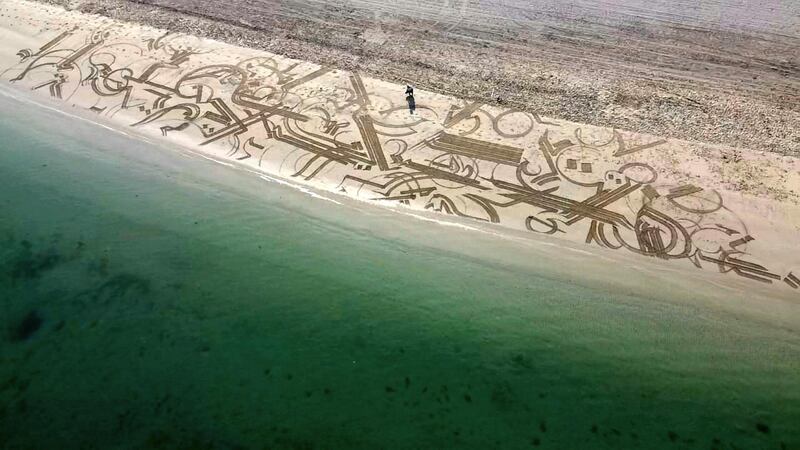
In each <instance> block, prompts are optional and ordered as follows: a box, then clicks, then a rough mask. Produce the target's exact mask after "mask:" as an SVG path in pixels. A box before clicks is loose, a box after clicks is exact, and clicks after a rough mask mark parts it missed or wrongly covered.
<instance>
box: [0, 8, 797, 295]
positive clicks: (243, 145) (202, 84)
mask: <svg viewBox="0 0 800 450" xmlns="http://www.w3.org/2000/svg"><path fill="white" fill-rule="evenodd" d="M125 30H126V29H125V28H123V27H121V26H119V25H115V24H114V23H113V22H112V23H110V24H109V25H107V26H104V27H102V28H100V29H94V30H88V29H81V28H78V27H77V26H75V27H74V28H68V29H65V30H63V31H61V32H59V33H53V36H52V38H50V39H48V40H44V41H43V42H42V45H41V47H39V48H34V49H21V50H20V51H19V53H18V56H19V63H18V64H17V65H15V66H13V67H10V68H8V69H7V70H5V71H4V72H3V73H2V78H3V79H4V80H5V81H8V82H11V83H13V84H15V85H17V86H24V87H26V88H28V89H31V90H33V91H39V92H44V93H46V95H49V96H52V97H53V98H56V99H60V100H62V101H64V102H67V103H68V104H71V105H76V106H77V107H80V108H83V109H86V110H88V111H92V112H94V113H96V114H97V115H98V117H100V118H101V119H102V120H114V121H115V122H124V123H127V124H128V125H129V126H130V127H133V128H135V129H139V130H141V131H142V132H144V133H153V132H155V133H158V134H159V135H161V136H162V137H165V138H167V139H173V140H176V141H178V142H180V143H182V144H184V145H188V146H192V147H195V148H201V149H202V150H203V151H204V152H206V153H209V154H212V155H216V156H218V157H221V158H226V159H229V160H235V161H238V162H239V163H241V164H244V165H247V166H251V167H256V168H258V169H259V170H263V171H264V172H267V173H272V174H277V175H280V176H282V177H286V178H289V179H296V180H299V181H301V182H305V183H313V184H316V185H318V186H325V187H327V188H329V189H335V190H336V191H339V192H342V193H346V194H348V195H351V196H355V197H359V198H363V199H371V200H376V201H381V202H395V203H401V204H404V205H408V206H410V207H413V208H418V209H426V210H432V211H437V212H441V213H444V214H450V215H455V216H461V217H467V218H470V219H474V220H479V221H486V222H492V223H499V224H503V225H506V226H509V227H512V228H517V229H521V230H526V231H528V232H530V233H537V234H548V235H556V236H562V237H568V238H571V239H574V240H575V239H577V240H581V241H583V242H585V243H586V244H589V245H593V246H600V247H605V248H608V249H617V250H619V251H621V252H628V253H630V254H635V255H637V257H640V256H643V257H651V258H659V259H664V260H673V259H680V260H686V262H687V264H692V265H694V266H696V267H698V268H710V269H712V270H718V271H720V272H725V273H730V274H732V275H738V276H740V277H745V278H748V279H751V280H753V281H754V282H758V283H764V284H775V285H782V286H785V287H787V288H791V289H795V290H796V289H798V288H799V287H800V279H798V276H796V275H794V274H792V273H791V272H790V271H785V270H784V271H783V272H779V271H774V270H772V269H771V268H770V267H769V266H768V262H769V258H768V255H756V256H754V255H752V254H751V253H750V252H749V250H748V243H749V242H751V241H753V240H754V239H756V238H757V237H756V236H751V235H750V232H749V231H748V227H747V225H746V224H745V223H743V221H742V220H740V219H739V217H738V216H737V214H736V213H735V211H732V210H730V209H729V208H728V207H727V206H726V204H725V202H724V201H723V197H722V195H720V194H719V193H718V192H717V191H715V190H711V189H705V188H703V187H701V186H696V185H694V184H688V183H683V184H676V183H670V182H669V181H667V180H661V179H660V177H659V172H658V171H657V170H656V169H655V168H654V167H652V166H651V165H650V164H649V163H648V158H649V157H650V156H651V155H652V154H653V153H652V152H657V151H659V147H660V146H663V145H664V144H665V143H666V142H667V141H665V140H660V139H656V138H644V137H642V136H640V135H636V134H632V133H623V132H620V131H615V130H599V129H596V128H594V127H581V126H577V125H575V124H565V123H563V122H559V121H553V120H550V119H543V118H541V117H539V116H538V115H537V114H535V113H531V112H522V111H514V110H499V109H496V108H494V107H487V106H485V105H482V104H479V103H474V102H468V101H460V100H456V99H452V98H446V97H442V96H438V97H436V98H437V99H438V100H437V101H435V102H433V101H432V102H430V103H429V102H427V101H426V96H425V95H424V94H420V93H419V91H418V93H417V106H416V112H415V113H414V114H410V113H409V111H408V108H407V106H406V101H405V97H404V96H403V92H402V89H403V88H402V87H399V86H394V85H391V84H388V83H383V82H380V81H377V80H371V79H367V78H364V77H361V76H359V74H356V73H348V72H345V71H341V70H336V69H335V68H331V67H319V66H316V65H313V64H309V63H304V62H300V61H295V60H290V59H286V58H281V57H277V56H274V55H269V54H263V53H259V52H255V51H250V50H246V49H237V48H236V47H231V46H226V45H223V44H220V43H214V42H209V41H199V40H197V39H194V38H192V37H189V36H181V35H174V34H170V33H163V32H161V31H157V30H152V29H148V28H141V29H139V30H138V32H137V33H135V35H134V34H133V33H130V32H126V31H125ZM219 61H227V62H225V63H220V62H219ZM442 99H444V100H442ZM756 257H757V258H759V259H754V258H756Z"/></svg>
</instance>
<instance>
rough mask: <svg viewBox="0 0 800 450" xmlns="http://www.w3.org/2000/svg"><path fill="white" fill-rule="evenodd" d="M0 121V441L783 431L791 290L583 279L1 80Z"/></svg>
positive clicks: (200, 442)
mask: <svg viewBox="0 0 800 450" xmlns="http://www.w3.org/2000/svg"><path fill="white" fill-rule="evenodd" d="M0 136H1V137H2V141H0V243H1V244H0V245H1V246H0V302H2V303H1V304H0V308H2V309H0V313H2V316H1V317H2V319H0V331H2V333H3V334H2V335H1V336H0V447H3V448H62V449H63V448H103V449H106V448H220V449H223V448H259V449H260V448H277V449H311V448H315V449H316V448H347V449H355V448H367V449H378V448H431V449H438V448H450V447H462V448H476V449H488V448H504V449H505V448H536V447H540V448H613V449H618V448H648V449H652V448H706V449H708V448H720V449H722V448H725V449H733V448H741V449H745V448H747V449H751V448H775V449H780V448H787V449H788V448H800V426H798V424H800V376H798V375H799V374H800V334H799V333H798V327H797V325H798V322H797V321H796V320H795V319H796V318H797V317H798V316H797V310H798V307H800V301H798V302H795V303H791V301H790V302H788V303H787V302H785V301H778V300H774V299H771V298H767V297H764V298H760V297H759V296H757V295H753V294H750V293H745V292H738V291H736V290H718V289H705V290H706V291H708V292H705V291H704V290H703V289H699V288H698V287H697V286H700V285H701V284H698V283H700V282H698V281H697V280H694V279H687V280H679V281H674V280H671V279H668V278H666V276H667V275H668V274H670V272H664V273H659V272H652V271H650V272H648V270H649V269H647V268H646V267H645V269H642V271H641V272H630V271H629V270H628V269H626V270H627V271H625V270H622V269H619V273H620V274H621V273H628V274H629V276H631V275H632V277H633V278H637V279H639V280H644V281H642V282H637V283H632V284H631V283H628V284H624V283H625V280H623V279H620V280H619V281H618V282H607V281H606V282H603V283H601V282H599V281H597V280H596V279H595V280H592V279H591V274H594V273H596V270H595V269H594V268H596V267H599V266H603V265H612V266H615V267H617V266H618V265H617V264H616V263H615V264H610V263H609V262H608V261H605V260H602V259H598V258H597V257H595V256H592V255H580V254H577V253H575V252H571V253H570V252H567V253H564V254H563V255H562V256H559V257H557V258H555V257H553V255H554V254H558V253H557V252H556V253H553V252H554V251H555V250H552V249H551V247H550V246H547V245H543V246H537V245H535V244H531V245H522V244H519V243H518V242H515V241H511V240H507V239H502V238H499V237H497V236H492V235H490V234H488V233H482V232H476V231H469V230H463V229H460V228H455V227H444V226H438V225H435V224H428V223H424V222H420V221H417V220H415V219H413V218H409V217H407V216H405V215H403V214H401V213H398V212H393V211H386V210H382V209H377V208H374V207H371V206H368V205H367V206H365V205H360V204H355V203H353V202H348V201H346V200H344V199H337V198H334V197H331V196H330V195H331V194H325V195H326V196H328V197H329V198H331V199H334V200H335V201H336V202H330V201H325V200H323V199H319V198H314V197H310V196H308V195H306V194H304V193H303V192H300V191H297V190H294V189H292V188H290V187H287V186H285V185H281V184H278V183H274V182H273V183H270V182H267V181H265V180H263V179H259V178H258V177H255V176H253V175H250V174H243V173H240V172H239V171H237V170H235V169H232V168H229V167H222V166H218V165H215V164H214V163H212V162H209V161H206V160H202V159H198V158H193V157H189V156H187V155H186V154H183V153H181V152H179V151H177V150H175V149H164V148H160V147H156V146H153V145H149V144H147V143H144V142H141V141H136V140H132V139H129V138H126V137H124V136H121V135H118V134H115V133H113V132H110V131H108V130H104V129H102V128H99V127H96V126H93V125H90V124H87V123H84V122H81V121H76V120H74V119H69V118H65V117H62V116H60V115H58V114H56V113H53V112H49V111H44V110H41V109H37V108H32V107H30V106H28V105H25V104H22V103H19V102H18V101H16V100H11V99H9V98H5V97H0ZM337 203H340V204H337ZM540 247H541V248H540ZM581 261H585V263H581ZM609 261H610V260H609ZM645 266H646V265H645ZM620 267H621V266H620ZM609 270H612V269H609ZM670 276H672V275H670ZM710 279H714V280H717V278H710ZM628 281H630V280H628ZM643 284H647V285H648V289H650V292H652V293H651V294H648V293H647V292H648V291H647V290H646V289H641V288H640V287H641V285H643ZM637 286H638V287H637ZM753 304H754V305H756V306H754V307H752V308H751V309H752V310H754V311H756V312H758V310H759V308H764V309H769V308H773V307H774V308H778V307H780V308H784V310H783V312H782V313H781V314H779V315H778V314H775V315H774V316H772V315H770V314H767V313H766V312H765V313H764V314H762V315H758V314H757V313H756V312H753V313H752V314H751V313H750V312H748V311H749V310H748V309H747V308H744V306H742V305H753ZM735 305H739V306H742V308H738V309H737V308H733V306H735ZM729 306H730V307H729ZM769 311H773V310H772V309H769ZM769 311H768V312H769ZM776 316H780V317H776Z"/></svg>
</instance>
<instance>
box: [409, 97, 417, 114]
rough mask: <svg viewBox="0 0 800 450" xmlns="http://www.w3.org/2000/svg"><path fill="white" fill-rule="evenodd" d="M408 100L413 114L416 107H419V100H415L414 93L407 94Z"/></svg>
mask: <svg viewBox="0 0 800 450" xmlns="http://www.w3.org/2000/svg"><path fill="white" fill-rule="evenodd" d="M406 102H408V110H409V111H411V114H414V109H416V108H417V102H416V101H414V96H413V95H407V96H406Z"/></svg>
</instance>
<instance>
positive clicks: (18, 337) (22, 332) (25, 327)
mask: <svg viewBox="0 0 800 450" xmlns="http://www.w3.org/2000/svg"><path fill="white" fill-rule="evenodd" d="M42 323H44V319H43V318H42V316H40V315H39V313H38V312H37V311H36V310H33V311H31V312H29V313H28V314H26V315H25V317H23V318H22V320H20V322H19V323H18V324H17V326H16V327H15V328H14V331H13V332H12V334H11V340H12V341H14V342H19V341H25V340H28V339H29V338H30V337H31V336H33V335H34V334H35V333H36V332H37V331H39V329H40V328H41V327H42Z"/></svg>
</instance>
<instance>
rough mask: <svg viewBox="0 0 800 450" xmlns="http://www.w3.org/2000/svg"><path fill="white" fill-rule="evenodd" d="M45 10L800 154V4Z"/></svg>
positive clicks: (288, 0) (561, 114)
mask: <svg viewBox="0 0 800 450" xmlns="http://www.w3.org/2000/svg"><path fill="white" fill-rule="evenodd" d="M44 1H48V2H49V3H59V4H62V5H65V6H67V7H70V8H77V9H80V10H82V11H86V12H93V13H99V14H103V15H107V16H111V17H114V18H118V19H123V20H128V21H136V22H141V23H146V24H149V25H153V26H157V27H162V28H167V29H170V30H175V31H178V32H186V33H192V34H195V35H201V36H206V37H212V38H215V39H219V40H223V41H227V42H232V43H235V44H239V45H243V46H248V47H253V48H259V49H266V50H268V51H270V52H274V53H278V54H282V55H287V56H291V57H296V58H301V59H305V60H310V61H314V62H317V63H321V64H330V65H335V66H337V67H341V68H345V69H351V70H353V69H356V70H361V71H363V72H366V73H368V74H370V75H373V76H377V77H380V78H383V79H387V80H392V81H405V82H411V83H414V84H415V85H417V86H418V87H421V88H425V89H429V90H433V91H437V92H446V93H451V94H454V95H457V96H460V97H466V98H472V99H478V100H483V101H486V102H491V103H500V104H505V105H510V106H514V107H518V108H522V109H525V110H531V111H536V112H538V113H539V114H542V115H548V116H552V117H557V118H563V119H568V120H573V121H578V122H584V123H591V124H596V125H602V126H610V127H617V128H621V129H628V130H632V131H639V132H646V133H651V134H656V135H662V136H669V137H676V138H682V139H687V140H693V141H703V142H711V143H718V144H724V145H730V146H734V147H743V148H749V149H753V150H757V151H771V152H777V153H782V154H787V155H800V127H798V124H800V101H798V100H799V99H800V15H799V14H800V4H790V3H786V2H784V3H783V4H778V3H775V4H756V3H749V2H744V3H742V2H732V1H730V0H725V1H723V2H710V1H708V0H704V1H701V2H685V1H681V0H659V1H657V2H641V1H639V0H613V1H609V2H605V3H603V4H602V5H595V4H592V3H588V2H584V1H583V0H579V1H575V2H572V3H570V4H568V5H565V4H563V2H554V1H548V0H535V1H520V0H454V1H443V0H420V1H417V2H373V1H370V0H323V1H314V2H306V1H299V0H280V1H279V0H256V1H252V0H248V1H245V0H230V1H227V2H200V1H196V0H141V1H129V0H103V1H97V0H88V1H75V0H73V1H69V0H44Z"/></svg>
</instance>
